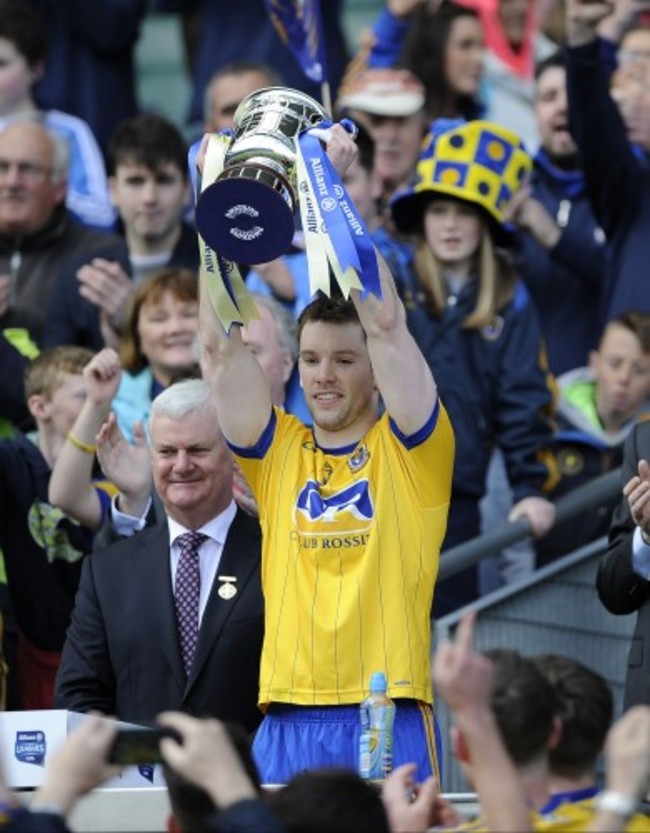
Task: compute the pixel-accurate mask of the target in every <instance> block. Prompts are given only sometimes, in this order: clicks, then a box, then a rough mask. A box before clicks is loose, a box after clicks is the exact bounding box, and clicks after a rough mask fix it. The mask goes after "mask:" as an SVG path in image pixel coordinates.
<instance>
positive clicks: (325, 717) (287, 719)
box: [253, 700, 441, 784]
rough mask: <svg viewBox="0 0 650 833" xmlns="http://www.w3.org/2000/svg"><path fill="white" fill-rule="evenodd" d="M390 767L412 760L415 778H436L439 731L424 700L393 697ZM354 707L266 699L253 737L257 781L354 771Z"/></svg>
mask: <svg viewBox="0 0 650 833" xmlns="http://www.w3.org/2000/svg"><path fill="white" fill-rule="evenodd" d="M395 706H396V709H395V723H394V726H393V766H394V767H398V766H400V765H401V764H406V763H416V764H417V767H418V768H417V772H416V774H415V778H416V780H417V781H423V780H424V779H425V778H428V777H429V776H430V775H435V776H436V778H437V779H438V783H440V772H439V769H438V761H439V760H440V751H441V749H440V730H439V728H438V724H437V722H436V720H435V718H434V716H433V709H432V708H431V706H430V705H429V704H427V703H421V702H419V701H417V700H396V701H395ZM360 732H361V726H360V721H359V706H319V707H312V706H293V705H289V704H284V703H271V704H270V705H269V707H268V710H267V713H266V717H265V718H264V720H263V721H262V724H261V726H260V727H259V729H258V730H257V733H256V735H255V740H254V741H253V757H254V758H255V763H256V764H257V767H258V769H259V772H260V778H261V779H262V783H263V784H286V783H287V782H288V781H290V780H291V778H292V777H293V776H294V775H297V774H298V773H299V772H304V771H305V770H308V769H320V768H323V767H342V768H344V769H353V770H354V771H355V772H357V771H358V765H359V735H360Z"/></svg>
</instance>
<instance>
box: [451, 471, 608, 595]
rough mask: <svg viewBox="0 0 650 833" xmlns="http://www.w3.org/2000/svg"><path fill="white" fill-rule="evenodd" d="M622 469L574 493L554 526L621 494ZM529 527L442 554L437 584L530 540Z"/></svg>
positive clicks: (562, 502)
mask: <svg viewBox="0 0 650 833" xmlns="http://www.w3.org/2000/svg"><path fill="white" fill-rule="evenodd" d="M621 487H622V484H621V469H620V468H617V469H614V470H613V471H610V472H608V473H607V474H603V475H601V476H600V477H596V478H594V479H593V480H590V481H589V483H585V485H584V486H580V487H578V488H577V489H574V490H573V491H572V492H570V493H569V494H568V495H565V496H564V497H562V498H560V499H559V500H558V501H557V503H556V504H555V524H558V523H562V522H564V521H568V520H571V519H572V518H575V517H576V516H577V515H578V514H579V513H580V512H584V511H585V510H589V509H593V508H594V507H596V506H599V505H601V504H602V503H606V502H609V501H611V500H612V499H614V498H616V497H617V496H618V495H620V494H621ZM530 535H531V531H530V523H529V522H528V520H527V519H526V518H518V519H517V520H516V521H510V522H508V523H504V524H501V526H498V527H497V528H496V529H494V530H493V531H492V532H486V533H485V534H483V535H479V536H478V537H477V538H473V539H472V540H471V541H467V542H466V543H464V544H459V545H458V546H457V547H453V548H452V549H450V550H447V551H446V552H444V553H443V554H442V558H441V561H440V572H439V575H438V581H442V580H443V579H446V578H449V577H450V576H454V575H456V573H459V572H461V571H462V570H465V569H466V568H467V567H472V566H473V565H474V564H477V563H478V562H479V561H481V559H483V558H486V557H487V556H490V555H494V554H495V553H498V552H501V550H502V549H504V548H505V547H509V546H510V545H511V544H516V543H518V542H519V541H523V540H524V539H525V538H528V537H530Z"/></svg>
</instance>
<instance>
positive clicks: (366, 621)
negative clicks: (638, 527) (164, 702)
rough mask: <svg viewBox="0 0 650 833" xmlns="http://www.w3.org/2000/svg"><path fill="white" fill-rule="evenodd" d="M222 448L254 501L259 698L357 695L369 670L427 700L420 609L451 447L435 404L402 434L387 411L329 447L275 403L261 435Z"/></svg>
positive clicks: (392, 687) (425, 624)
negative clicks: (261, 604)
mask: <svg viewBox="0 0 650 833" xmlns="http://www.w3.org/2000/svg"><path fill="white" fill-rule="evenodd" d="M231 448H232V450H233V452H234V454H235V456H236V457H237V461H238V463H239V465H240V466H241V468H242V470H243V473H244V475H245V477H246V479H247V480H248V483H249V484H250V486H251V488H252V490H253V493H254V494H255V497H256V499H257V501H258V505H259V507H260V521H261V525H262V535H263V547H262V585H263V591H264V597H265V606H266V625H265V638H264V647H263V651H262V662H261V670H260V704H261V705H262V706H264V705H265V704H267V703H270V702H280V703H293V704H296V705H304V706H317V705H320V706H323V705H343V704H350V703H359V702H360V701H361V700H362V699H363V698H364V697H365V696H366V695H367V693H368V682H369V680H370V676H371V674H372V673H373V672H374V671H378V670H382V671H385V673H386V675H387V678H388V681H389V693H390V695H391V697H394V698H395V697H398V698H404V697H405V698H413V699H417V700H422V701H425V702H431V700H432V693H431V682H430V676H431V674H430V618H429V616H430V609H431V602H432V598H433V589H434V585H435V582H436V577H437V574H438V567H439V561H440V547H441V545H442V541H443V538H444V535H445V530H446V524H447V512H448V508H449V498H450V490H451V476H452V469H453V459H454V437H453V432H452V429H451V425H450V422H449V419H448V417H447V414H446V411H445V410H444V408H443V407H442V406H441V405H440V404H437V405H436V407H435V409H434V412H433V413H432V415H431V417H430V419H429V420H428V421H427V423H426V424H425V425H424V426H423V427H422V429H421V430H420V431H418V432H417V433H416V434H414V435H413V436H410V437H406V436H403V435H402V434H401V433H400V432H399V429H398V428H397V426H396V425H395V424H394V423H393V422H392V421H391V420H390V418H389V417H388V415H386V414H384V415H383V416H382V417H381V418H380V419H379V420H378V421H377V423H375V425H374V426H373V427H372V428H371V429H370V431H369V432H368V433H367V434H366V436H365V437H364V439H363V440H362V441H361V442H360V443H357V444H356V445H354V446H350V447H346V448H338V449H334V450H328V449H324V448H320V447H319V446H318V445H317V444H316V443H315V441H314V437H313V434H312V431H311V428H308V427H306V426H305V425H303V424H302V423H301V422H300V421H299V420H297V419H296V418H295V417H292V416H290V415H288V414H286V413H284V412H283V411H282V410H279V409H274V411H273V413H272V416H271V419H270V421H269V424H268V426H267V428H266V430H265V431H264V433H263V434H262V437H261V438H260V440H259V441H258V443H257V444H256V446H254V447H253V448H248V449H242V448H238V447H233V446H231Z"/></svg>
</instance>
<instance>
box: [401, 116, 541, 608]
mask: <svg viewBox="0 0 650 833" xmlns="http://www.w3.org/2000/svg"><path fill="white" fill-rule="evenodd" d="M530 164H531V163H530V157H529V156H528V154H527V153H526V152H525V151H524V150H523V147H522V145H521V142H520V140H519V139H518V137H517V136H516V135H515V134H513V133H511V132H510V131H508V130H505V129H503V128H501V127H499V126H498V125H495V124H491V123H489V122H483V121H473V122H462V121H456V122H450V121H449V120H440V121H437V122H434V124H433V127H432V130H431V133H430V134H429V136H428V137H427V140H426V141H425V149H424V151H423V153H422V156H421V159H420V161H419V163H418V167H417V178H416V181H415V184H414V185H413V186H412V187H411V188H409V189H408V190H406V191H404V192H402V193H401V194H398V195H397V196H396V197H395V198H394V200H393V203H392V213H393V219H394V221H395V224H396V226H397V228H398V229H399V230H400V231H402V232H406V233H409V234H413V235H415V239H416V241H417V242H416V243H415V245H414V247H413V249H412V251H411V254H410V255H406V256H404V257H402V258H401V259H400V260H399V261H395V262H393V263H391V267H392V270H393V274H394V275H395V280H396V283H397V285H398V288H399V291H400V292H401V294H402V297H403V300H404V304H405V307H406V311H407V316H408V323H409V328H410V330H411V332H412V333H413V336H414V337H415V339H416V341H417V342H418V344H419V346H420V349H421V350H422V352H423V353H424V355H425V356H426V357H427V360H428V361H429V363H430V364H431V367H432V368H433V369H434V371H435V377H436V383H437V385H438V390H439V394H440V397H441V399H442V401H443V402H444V404H445V407H446V408H447V411H448V413H449V416H450V418H451V421H452V424H453V426H454V431H455V433H456V462H455V468H454V481H453V488H452V500H451V507H450V514H449V522H448V529H447V537H446V539H445V548H446V549H448V548H450V547H453V546H454V545H456V544H460V543H462V542H464V541H467V540H469V539H471V538H473V537H475V536H477V535H479V534H480V531H481V530H480V515H479V501H480V499H481V497H482V496H483V494H484V492H485V485H486V475H487V470H488V465H489V462H490V457H491V455H492V451H493V449H494V446H495V444H496V445H498V446H499V447H500V448H501V450H502V452H503V455H504V459H505V463H506V469H507V473H508V478H509V480H510V485H511V487H512V489H513V493H514V500H515V501H516V505H515V507H513V510H512V511H513V512H514V513H515V515H526V516H527V517H528V519H529V521H530V522H531V526H532V529H533V532H534V533H535V534H536V535H541V534H543V533H544V532H545V531H546V530H547V529H548V528H549V526H550V525H551V523H552V521H553V508H552V505H551V504H550V503H549V502H548V501H547V500H546V499H545V498H543V497H542V492H543V490H544V489H545V488H546V486H547V481H548V480H549V470H548V469H547V467H546V465H545V464H544V462H543V459H542V450H543V448H544V447H545V445H546V444H547V443H548V442H549V441H550V439H551V425H550V423H549V420H548V419H547V416H548V414H549V412H550V410H551V408H552V394H551V390H550V389H549V386H548V380H547V374H546V368H545V356H544V348H543V343H542V338H541V333H540V326H539V321H538V318H537V314H536V311H535V310H534V308H533V305H532V302H531V300H530V298H529V296H528V294H527V292H526V289H525V287H524V285H523V284H522V283H521V282H520V281H519V280H518V279H517V275H516V273H515V271H514V269H513V267H512V265H511V262H510V260H509V258H508V256H507V246H508V244H509V242H510V239H511V238H510V232H509V231H508V230H507V229H506V227H505V226H504V214H503V212H504V208H505V206H506V204H507V201H508V199H509V197H510V196H511V195H512V193H513V192H515V191H516V190H517V189H518V188H519V186H520V184H521V183H522V181H523V180H524V178H525V176H526V175H527V173H528V171H529V170H530ZM476 595H477V588H476V569H475V568H474V569H472V570H469V571H465V572H464V573H462V574H460V576H458V577H457V578H452V579H450V580H448V581H444V582H442V583H441V584H440V585H439V586H438V589H437V590H436V599H435V601H434V612H435V613H436V614H438V615H440V614H443V613H446V612H449V611H451V610H453V609H455V608H457V607H459V606H460V605H462V604H465V603H467V602H469V601H471V600H472V599H473V598H475V597H476Z"/></svg>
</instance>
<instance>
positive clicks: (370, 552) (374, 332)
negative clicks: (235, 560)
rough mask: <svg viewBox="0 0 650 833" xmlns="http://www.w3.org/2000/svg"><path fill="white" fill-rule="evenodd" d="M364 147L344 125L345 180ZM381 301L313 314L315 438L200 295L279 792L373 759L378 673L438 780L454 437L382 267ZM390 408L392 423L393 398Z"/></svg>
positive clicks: (265, 757)
mask: <svg viewBox="0 0 650 833" xmlns="http://www.w3.org/2000/svg"><path fill="white" fill-rule="evenodd" d="M350 142H351V140H350V139H349V137H348V136H347V134H346V133H345V131H344V130H343V129H342V128H341V127H340V126H339V125H335V126H334V127H333V128H332V138H331V140H330V141H329V142H328V146H327V150H328V154H329V155H330V158H331V159H332V160H333V161H334V162H335V164H337V161H338V162H339V165H338V167H339V170H340V169H341V168H342V167H343V164H341V160H342V159H346V158H347V161H348V162H349V160H350V159H351V158H352V155H353V150H351V149H350V147H349V145H350ZM378 260H379V270H380V278H381V289H382V297H381V298H378V297H376V296H375V295H371V294H369V293H367V294H364V295H361V294H360V293H358V292H357V291H353V292H352V299H351V300H350V301H343V300H340V299H338V300H330V299H328V298H319V299H317V300H316V301H314V302H313V303H312V304H311V305H310V306H308V307H307V308H306V309H305V310H304V312H303V314H302V315H301V318H300V320H299V345H300V351H299V371H300V379H301V384H302V388H303V392H304V395H305V399H306V402H307V405H308V408H309V410H310V413H311V416H312V419H313V428H307V427H306V426H305V425H303V424H302V423H300V422H299V421H298V420H297V419H295V417H292V416H290V415H288V414H286V413H284V412H283V411H282V410H280V409H278V408H274V407H273V406H272V404H271V396H270V393H269V386H268V384H267V382H266V380H265V379H264V376H263V374H262V372H261V371H260V368H259V365H258V363H257V362H256V360H255V357H254V356H253V355H252V354H251V353H250V351H249V350H247V349H246V347H245V345H244V344H243V343H242V339H241V333H240V330H239V328H238V327H237V326H234V327H233V328H232V330H231V332H230V335H229V336H228V337H227V336H226V335H225V333H224V331H223V329H222V327H221V326H220V324H219V323H218V322H217V320H216V318H215V316H214V313H213V311H212V308H211V306H210V303H209V300H208V299H207V298H206V297H205V295H203V297H202V300H201V336H202V344H203V350H204V372H205V374H206V379H207V380H208V381H209V382H210V384H211V385H212V388H213V390H214V394H215V398H216V401H217V409H218V412H219V420H220V424H221V426H222V428H223V432H224V435H225V436H226V439H227V440H228V443H229V445H230V448H231V449H232V450H233V452H234V454H235V456H236V458H237V461H238V462H239V464H240V466H241V468H242V470H243V472H244V475H245V477H246V478H247V480H248V482H249V484H250V486H251V488H252V490H253V493H254V495H255V497H256V499H257V501H258V505H259V508H260V520H261V524H262V532H263V553H262V583H263V591H264V597H265V607H266V615H265V629H266V636H265V640H264V648H263V655H262V663H261V672H260V706H261V708H262V709H263V710H264V711H265V712H266V718H265V720H264V721H263V724H262V727H261V729H260V731H259V732H258V734H257V736H256V739H255V749H254V751H255V757H256V761H257V764H258V766H259V767H260V770H261V775H262V780H263V782H267V783H268V782H285V781H287V780H289V778H290V777H291V776H292V775H293V774H295V773H296V772H300V771H302V770H304V769H309V768H312V767H318V766H348V767H353V768H355V769H356V767H357V764H358V738H359V709H358V705H359V703H360V702H361V701H362V700H363V699H364V697H365V696H367V694H368V685H369V681H370V677H371V674H372V673H373V672H375V671H383V672H385V673H386V676H387V679H388V684H389V694H390V696H391V697H392V698H393V699H395V700H396V703H397V711H396V719H395V729H394V755H393V761H394V764H395V765H398V764H400V763H403V762H405V761H417V763H418V766H419V771H418V777H419V778H425V777H426V776H427V775H429V774H431V773H432V772H434V771H435V770H436V751H435V743H434V730H433V716H432V710H431V702H432V692H431V683H430V660H429V648H430V623H429V613H430V609H431V601H432V597H433V589H434V585H435V582H436V576H437V572H438V565H439V558H440V545H441V543H442V540H443V537H444V534H445V529H446V523H447V512H448V504H449V495H450V485H451V472H452V467H453V456H454V439H453V433H452V430H451V426H450V423H449V420H448V418H447V414H446V412H445V410H444V408H443V406H442V405H441V403H440V402H439V401H438V398H437V394H436V386H435V382H434V379H433V376H432V374H431V371H430V370H429V367H428V365H427V363H426V361H425V359H424V357H423V356H422V354H421V353H420V350H419V349H418V347H417V346H416V344H415V342H414V341H413V338H412V337H411V335H410V333H409V331H408V329H407V326H406V320H405V314H404V310H403V307H402V305H401V302H400V301H399V299H398V297H397V294H396V292H395V287H394V284H393V280H392V277H391V275H390V272H389V270H388V267H387V266H386V264H385V262H384V261H383V260H382V258H381V257H378ZM380 397H381V399H382V400H383V404H384V405H385V413H383V415H382V416H380V415H379V414H380V409H379V400H380Z"/></svg>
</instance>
